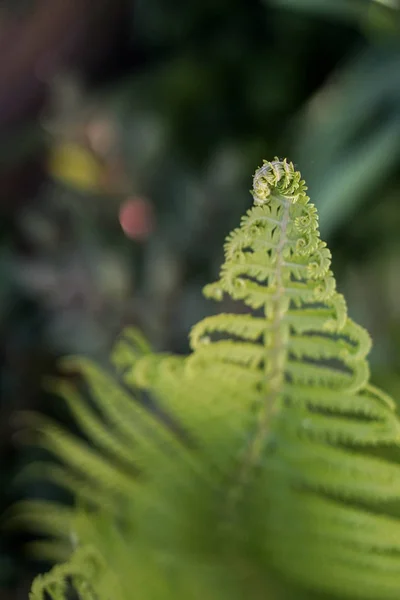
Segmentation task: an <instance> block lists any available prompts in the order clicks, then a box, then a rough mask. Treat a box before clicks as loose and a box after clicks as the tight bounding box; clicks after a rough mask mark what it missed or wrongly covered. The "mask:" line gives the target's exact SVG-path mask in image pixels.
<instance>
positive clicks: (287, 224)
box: [15, 159, 400, 600]
mask: <svg viewBox="0 0 400 600" xmlns="http://www.w3.org/2000/svg"><path fill="white" fill-rule="evenodd" d="M306 189H307V188H306V187H305V183H304V181H302V180H301V176H300V173H299V172H297V171H295V169H294V167H293V165H292V164H291V163H288V162H286V160H284V161H279V160H278V159H275V160H274V161H272V162H265V163H264V164H263V166H262V167H261V168H259V169H258V170H257V171H256V173H255V176H254V185H253V192H252V193H253V198H254V206H253V208H251V209H250V210H249V211H248V212H247V214H246V215H245V216H244V217H243V219H242V222H241V225H240V227H239V228H238V229H235V230H234V231H233V232H232V233H231V234H230V235H229V236H228V238H227V241H226V244H225V262H224V264H223V266H222V268H221V273H220V278H219V280H218V281H217V282H216V283H213V284H211V285H208V286H206V288H205V290H204V291H205V294H206V296H208V297H211V298H213V299H215V300H222V299H223V298H224V297H226V295H228V296H230V298H231V299H232V300H234V301H237V303H238V312H235V313H232V314H224V313H223V314H219V315H215V316H210V317H207V318H205V319H204V320H202V321H200V322H199V323H198V324H197V325H195V326H194V327H193V329H192V331H191V334H190V340H191V346H192V350H193V351H192V353H191V354H190V355H189V356H186V357H182V356H173V355H169V354H153V353H152V352H151V351H150V349H149V348H148V347H147V345H146V343H145V342H144V341H143V340H142V338H141V336H140V335H139V334H137V333H136V332H133V331H127V332H125V334H124V335H123V336H122V337H121V339H120V340H119V342H118V343H117V344H116V347H115V349H114V351H113V354H112V363H113V365H114V367H116V369H117V372H118V373H119V375H120V376H121V379H122V382H118V381H117V380H116V378H115V376H114V375H112V373H111V371H110V372H107V370H106V369H103V368H100V367H99V366H96V365H95V364H93V363H91V362H90V361H89V360H87V359H83V358H79V359H75V358H70V359H67V360H64V366H65V368H66V369H72V370H75V369H76V368H77V367H78V368H79V370H80V371H81V372H82V373H83V374H84V376H85V380H86V381H87V383H88V386H89V388H90V390H91V392H92V396H93V399H94V401H95V407H94V408H91V407H90V406H89V405H88V404H87V403H85V402H84V401H82V399H81V398H79V395H78V394H77V392H76V390H75V389H74V388H73V387H70V386H67V384H65V382H64V383H63V386H62V387H60V386H59V388H58V391H59V392H60V393H61V395H62V396H63V397H64V398H65V399H66V401H67V402H68V404H69V406H70V408H71V409H72V412H73V413H74V415H75V417H76V419H77V421H78V423H79V424H80V426H81V427H82V430H83V432H84V433H85V434H87V436H88V438H89V439H90V442H91V446H89V445H88V444H87V443H85V442H82V441H80V440H78V439H77V438H75V437H74V436H72V435H71V434H69V433H67V432H65V431H63V430H62V429H61V428H60V427H59V426H57V424H55V423H52V422H48V421H45V420H44V419H43V418H37V417H35V418H32V417H31V426H32V425H34V426H35V428H36V429H37V431H38V432H39V434H40V435H39V439H40V444H41V445H42V446H43V447H45V448H47V449H48V450H50V451H51V452H52V453H53V454H55V455H56V456H57V457H58V458H59V459H61V460H62V462H63V463H65V465H66V466H65V467H62V466H60V465H54V464H52V465H50V464H49V463H46V464H44V465H41V466H40V473H41V474H42V475H43V474H46V476H47V475H48V476H49V477H51V479H52V480H53V481H56V482H57V483H60V484H61V485H63V486H64V487H67V488H68V489H69V490H71V491H72V492H73V494H74V495H75V497H76V506H75V507H74V508H71V509H69V508H66V507H59V506H52V505H48V506H46V505H45V504H44V503H43V502H42V503H41V502H39V503H37V504H33V503H32V502H31V503H30V504H29V505H25V506H20V507H19V511H18V513H17V516H16V517H15V518H16V519H17V520H19V521H21V520H22V521H24V522H25V521H26V520H28V521H29V522H30V523H31V524H35V526H39V527H40V528H41V530H42V531H44V532H46V533H49V534H51V536H52V537H53V539H52V540H50V541H46V542H39V543H38V544H39V545H40V547H41V552H42V553H43V552H45V551H47V553H48V554H49V555H50V556H51V557H52V558H54V557H55V556H57V557H58V558H59V559H60V560H61V559H63V558H64V553H66V554H67V555H68V553H70V551H71V549H72V547H73V546H76V545H77V547H78V549H77V550H76V551H75V554H74V553H73V554H72V558H70V559H69V561H67V563H66V564H65V565H63V566H56V567H55V569H54V571H52V572H50V574H48V575H45V576H44V577H39V578H38V579H37V580H36V581H35V583H34V585H33V588H32V594H31V600H39V599H40V600H41V599H43V598H44V590H45V589H46V590H47V592H48V593H49V594H50V596H52V598H54V600H58V599H61V598H65V597H66V596H65V594H66V593H67V583H68V581H69V582H70V583H72V584H73V585H74V586H75V588H76V590H77V591H78V593H79V594H80V596H81V598H82V599H84V600H88V599H89V598H90V599H92V598H98V599H99V600H103V599H104V600H110V599H111V598H113V599H114V600H129V599H130V598H140V599H141V600H144V599H151V600H153V599H158V598H160V599H162V600H164V599H169V598H171V599H172V598H174V599H175V598H199V599H200V598H204V597H206V598H215V599H218V600H219V599H221V600H222V599H224V598H226V599H228V598H229V599H230V600H231V599H234V598H244V597H249V598H276V597H277V596H279V594H281V593H284V591H282V590H284V588H285V585H286V584H290V585H291V586H292V587H293V586H294V587H295V588H298V590H311V591H314V592H317V593H324V592H326V593H329V594H332V595H334V596H340V597H342V596H344V597H348V598H365V599H376V600H378V599H379V600H389V599H395V598H397V597H398V594H399V591H400V574H399V573H400V556H399V552H400V521H399V519H398V515H397V514H396V504H397V501H398V498H399V496H400V467H399V465H398V464H396V461H395V460H394V455H393V452H394V451H395V449H396V448H397V446H398V444H399V440H400V422H399V419H398V417H397V415H396V412H395V405H394V402H393V401H392V400H391V398H389V397H388V396H387V395H386V394H384V393H383V392H381V391H380V390H378V389H377V388H375V387H373V386H372V385H371V384H370V383H369V370H368V363H367V359H366V357H367V354H368V351H369V349H370V345H371V343H370V338H369V335H368V334H367V332H366V331H365V330H364V329H363V328H362V327H360V326H359V325H357V324H356V323H354V322H353V321H352V320H351V319H350V318H349V317H348V315H347V309H346V303H345V300H344V297H343V296H342V295H341V294H339V293H338V292H337V291H336V284H335V279H334V276H333V273H332V271H331V269H330V266H331V255H330V252H329V250H328V248H327V247H326V244H325V243H324V242H322V241H321V240H320V237H319V231H318V217H317V211H316V209H315V207H314V206H313V205H312V204H310V203H309V198H308V196H307V195H306ZM143 390H146V391H147V392H150V393H151V395H152V397H154V398H155V399H156V400H157V407H156V408H154V407H153V405H149V404H148V402H146V401H145V400H144V398H143ZM171 416H172V418H171ZM389 451H390V452H392V454H390V455H389V454H388V452H389ZM35 472H36V473H37V470H36V471H35ZM282 586H283V587H282ZM297 597H298V596H297Z"/></svg>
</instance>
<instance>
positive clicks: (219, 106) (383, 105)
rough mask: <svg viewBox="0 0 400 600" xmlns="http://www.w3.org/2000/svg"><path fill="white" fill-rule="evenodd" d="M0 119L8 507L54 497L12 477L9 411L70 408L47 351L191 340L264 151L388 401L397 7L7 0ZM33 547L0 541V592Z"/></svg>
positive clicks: (178, 345)
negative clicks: (317, 235)
mask: <svg viewBox="0 0 400 600" xmlns="http://www.w3.org/2000/svg"><path fill="white" fill-rule="evenodd" d="M0 129H1V135H0V211H1V218H0V278H1V285H0V356H1V362H0V467H1V480H0V485H1V492H0V512H1V513H3V514H4V511H6V510H7V508H8V507H9V506H10V505H11V504H12V503H13V502H15V500H19V499H23V498H32V497H38V496H39V497H43V496H49V495H50V496H51V494H52V493H54V492H53V491H51V490H48V489H47V488H46V487H45V486H44V484H39V483H26V482H24V483H21V482H20V481H19V480H18V474H19V473H20V472H21V469H22V468H23V467H24V466H26V465H27V464H29V463H30V462H31V461H32V460H34V458H35V457H36V454H35V451H34V450H32V448H30V447H27V446H26V445H25V444H24V443H21V441H20V439H19V437H18V436H17V435H16V432H17V431H18V426H17V423H16V419H15V416H16V415H18V412H19V411H20V410H21V409H23V410H25V409H30V410H31V409H34V410H41V411H46V412H48V413H50V414H54V413H57V414H58V416H60V415H61V417H62V418H64V417H63V413H62V409H61V408H60V406H59V401H57V400H56V399H54V398H52V397H50V396H48V395H47V394H46V393H45V391H44V390H43V385H42V382H43V378H44V377H45V376H47V375H49V374H52V373H55V372H56V369H57V366H56V361H57V358H58V357H60V356H62V355H65V354H69V353H87V354H90V355H91V356H94V357H96V358H98V357H102V356H104V355H105V354H106V353H107V352H108V350H109V348H110V345H111V344H112V341H113V339H114V338H115V336H116V334H117V333H118V332H119V331H120V330H121V328H122V327H123V326H124V325H127V324H136V325H139V326H140V327H141V329H142V330H143V331H144V332H145V334H146V336H147V337H148V338H149V340H150V341H151V343H152V344H153V346H154V347H155V348H156V349H168V350H173V351H175V352H186V351H187V350H188V344H187V333H188V330H189V328H190V326H191V325H192V324H193V323H195V322H196V321H197V320H199V319H200V318H202V317H203V316H204V315H205V314H207V312H210V311H211V310H213V307H211V306H209V303H208V302H206V301H205V300H203V298H202V295H201V287H202V285H204V284H205V283H207V282H208V281H211V280H213V279H214V278H215V277H216V275H217V272H218V266H219V264H220V262H221V258H222V245H223V240H224V236H225V235H226V234H227V233H228V232H229V230H230V229H232V228H233V227H234V226H236V225H237V224H238V221H239V218H240V215H241V214H242V213H243V212H244V211H245V210H246V209H247V208H248V207H249V206H250V205H251V197H250V195H249V193H248V190H249V188H250V187H251V176H252V174H253V172H254V170H255V168H256V167H257V166H258V165H259V164H260V163H261V162H262V159H263V158H265V159H269V160H271V159H272V158H273V157H274V156H275V155H278V156H279V157H281V158H283V157H285V156H286V157H288V158H289V159H290V160H293V161H294V162H295V164H296V166H297V167H298V168H299V169H300V170H301V172H302V174H303V177H304V178H305V179H306V180H307V183H308V186H309V193H310V195H311V197H312V201H313V202H314V203H315V204H316V205H317V207H318V209H319V211H320V223H321V231H322V236H323V238H324V239H325V240H326V241H327V242H328V243H329V245H330V247H331V249H332V252H333V256H334V261H333V267H334V270H335V274H336V276H337V279H338V284H339V288H340V290H341V291H343V292H344V293H345V294H346V297H347V299H348V303H349V308H350V314H351V316H352V317H354V318H355V319H356V320H357V321H358V322H360V323H362V324H363V325H364V326H366V327H367V328H368V329H369V330H370V332H371V333H372V335H373V339H374V344H375V346H374V351H373V353H372V355H371V364H372V373H373V378H374V380H375V381H376V382H377V383H380V384H383V385H384V387H385V388H386V389H387V390H388V391H390V392H391V393H393V394H394V395H395V396H397V397H400V370H399V367H400V253H399V244H400V237H399V231H400V169H399V167H400V5H399V2H398V1H396V0H390V1H389V0H385V2H384V1H383V0H380V1H378V0H275V1H272V0H270V1H267V0H265V1H264V2H262V1H256V0H192V1H191V2H187V1H186V0H185V1H184V0H136V1H134V0H112V1H111V0H110V1H108V0H75V1H74V0H38V1H34V0H25V1H23V0H9V1H8V2H7V1H6V0H3V2H1V4H0ZM57 402H58V403H57ZM65 419H68V417H67V416H65ZM66 422H67V421H66ZM27 540H28V536H27V534H24V533H23V532H8V531H2V532H1V534H0V598H1V600H3V599H4V600H14V599H15V600H17V599H18V600H19V599H25V598H27V589H28V587H29V582H30V579H31V578H32V576H33V574H34V573H35V572H37V570H40V569H41V568H44V567H43V565H41V564H40V563H37V562H35V561H34V560H33V559H31V558H29V556H27V554H26V552H25V543H26V541H27Z"/></svg>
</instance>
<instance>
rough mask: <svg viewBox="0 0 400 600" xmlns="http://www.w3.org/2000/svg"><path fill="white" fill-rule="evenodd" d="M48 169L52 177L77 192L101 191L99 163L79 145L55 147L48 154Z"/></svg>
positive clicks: (101, 168) (67, 144)
mask: <svg viewBox="0 0 400 600" xmlns="http://www.w3.org/2000/svg"><path fill="white" fill-rule="evenodd" d="M48 168H49V173H50V175H51V176H52V177H54V178H55V179H58V180H60V181H62V182H63V183H65V184H67V185H69V186H71V187H74V188H77V189H78V190H81V191H84V192H94V193H96V192H99V191H101V189H102V174H103V167H102V165H101V163H100V162H99V160H98V159H97V158H96V157H95V156H94V155H93V154H92V153H91V152H89V151H88V150H86V149H85V148H83V147H82V146H80V145H79V144H75V143H67V142H66V143H63V144H60V145H56V146H55V147H54V148H53V149H52V150H51V152H50V157H49V161H48Z"/></svg>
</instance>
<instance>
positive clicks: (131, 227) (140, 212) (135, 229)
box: [119, 198, 154, 241]
mask: <svg viewBox="0 0 400 600" xmlns="http://www.w3.org/2000/svg"><path fill="white" fill-rule="evenodd" d="M119 222H120V225H121V227H122V229H123V231H124V233H125V235H126V236H127V237H129V238H131V239H133V240H138V241H144V240H145V239H147V238H148V236H149V235H150V233H151V232H152V231H153V228H154V214H153V208H152V205H151V203H150V202H149V201H148V200H144V199H143V198H129V199H128V200H126V201H125V202H124V203H123V204H122V205H121V207H120V210H119Z"/></svg>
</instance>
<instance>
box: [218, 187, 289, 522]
mask: <svg viewBox="0 0 400 600" xmlns="http://www.w3.org/2000/svg"><path fill="white" fill-rule="evenodd" d="M278 198H279V200H278V201H280V202H281V203H282V206H283V208H284V213H283V216H282V219H281V220H280V221H278V222H277V223H278V225H279V227H280V230H281V235H280V240H279V243H278V244H277V248H276V253H277V260H276V265H275V269H276V270H275V273H276V291H275V294H274V300H273V303H272V305H271V304H270V305H269V307H270V309H271V308H272V320H269V319H268V313H267V311H266V314H265V316H266V317H267V324H268V326H267V328H266V330H265V332H264V348H265V350H266V353H268V360H266V361H265V365H264V376H265V385H266V388H267V394H266V396H265V399H264V402H263V403H262V404H261V407H260V412H259V415H258V419H257V424H256V428H255V431H254V433H253V435H252V437H251V439H250V440H249V443H248V445H247V447H246V448H245V451H244V453H243V458H242V460H241V461H240V463H239V467H238V470H239V474H238V477H237V479H236V480H235V483H234V485H233V487H232V488H231V490H230V491H229V493H228V511H227V513H228V515H231V516H232V515H233V513H234V511H235V508H236V505H237V502H238V500H239V498H240V494H241V493H242V492H243V490H244V489H245V487H246V485H247V484H248V482H249V477H250V475H251V472H252V471H253V469H254V467H255V466H256V464H257V463H258V461H259V458H260V456H261V454H262V451H263V448H264V444H265V440H266V439H267V437H268V433H269V430H270V423H271V419H272V417H273V415H274V413H275V412H276V410H277V399H278V396H279V394H280V393H281V391H282V386H283V383H284V364H285V360H286V354H287V351H286V344H285V343H284V336H283V335H282V323H283V321H284V319H285V316H286V312H287V310H286V311H283V310H282V301H283V299H284V296H285V293H286V289H285V287H284V284H283V269H284V267H285V266H286V264H285V260H284V258H283V249H284V247H285V245H286V243H287V228H288V224H289V217H290V205H291V202H290V200H288V199H286V198H284V197H282V196H278ZM271 332H272V336H273V337H272V344H271Z"/></svg>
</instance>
